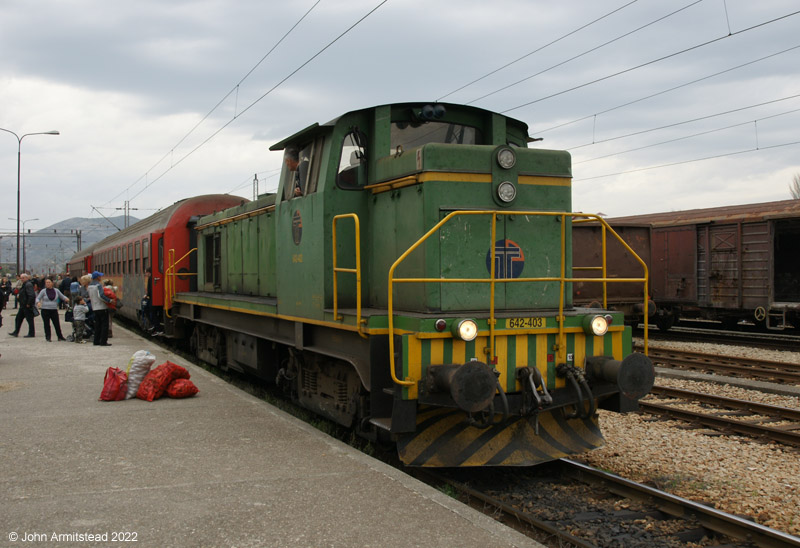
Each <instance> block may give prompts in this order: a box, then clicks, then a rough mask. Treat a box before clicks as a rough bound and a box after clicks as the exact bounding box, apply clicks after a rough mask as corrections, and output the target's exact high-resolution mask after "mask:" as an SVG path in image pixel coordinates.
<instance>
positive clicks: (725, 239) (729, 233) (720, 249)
mask: <svg viewBox="0 0 800 548" xmlns="http://www.w3.org/2000/svg"><path fill="white" fill-rule="evenodd" d="M697 252H698V256H697V278H698V282H699V284H700V292H699V293H698V299H697V300H698V303H699V304H700V305H701V306H708V307H711V308H730V309H735V308H738V307H739V287H740V285H739V284H740V279H741V277H740V270H739V269H740V265H741V259H742V257H741V246H740V245H739V225H738V224H733V225H723V226H714V225H705V226H699V227H698V228H697Z"/></svg>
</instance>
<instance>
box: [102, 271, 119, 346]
mask: <svg viewBox="0 0 800 548" xmlns="http://www.w3.org/2000/svg"><path fill="white" fill-rule="evenodd" d="M113 284H114V282H113V281H111V280H106V281H105V282H103V293H105V295H106V297H108V298H109V299H111V302H109V303H108V338H109V339H113V338H114V313H115V312H116V311H117V293H116V290H117V288H116V287H114V285H113Z"/></svg>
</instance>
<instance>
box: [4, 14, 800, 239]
mask: <svg viewBox="0 0 800 548" xmlns="http://www.w3.org/2000/svg"><path fill="white" fill-rule="evenodd" d="M312 8H313V9H312ZM376 8H377V9H376ZM309 10H311V11H310V12H309ZM372 10H375V11H374V12H372V13H371V14H370V12H371V11H372ZM798 10H800V4H798V2H797V1H796V0H793V1H792V0H759V1H757V2H755V1H753V0H726V1H723V0H700V1H695V0H685V1H678V0H669V1H664V0H638V1H636V0H635V1H630V0H614V1H611V0H604V1H597V0H565V1H563V2H558V3H556V2H545V1H542V0H517V1H513V0H496V1H493V2H487V1H485V0H452V1H450V0H436V1H427V0H426V1H423V0H388V1H386V2H381V0H320V1H319V2H317V1H316V0H303V1H296V2H273V1H270V0H204V1H182V0H157V1H156V0H139V1H136V2H122V1H115V0H59V1H49V0H37V1H35V2H30V1H24V0H3V1H2V2H0V128H4V129H8V130H11V131H13V132H15V133H17V134H18V135H20V136H21V135H23V134H25V133H34V132H44V131H49V130H58V131H60V132H61V135H59V136H49V135H32V136H29V137H25V138H24V140H23V141H22V214H21V218H22V219H23V220H25V219H32V218H39V221H31V222H29V223H28V225H27V226H28V228H32V229H34V230H36V229H39V228H43V227H45V226H48V225H50V224H52V223H54V222H57V221H61V220H63V219H66V218H69V217H74V216H79V217H99V213H98V212H97V211H94V210H93V209H92V206H95V207H97V208H98V210H99V211H100V212H102V213H103V214H104V215H107V216H111V215H115V214H119V212H118V211H115V210H114V208H121V207H123V205H124V202H125V201H126V200H130V204H131V207H133V208H138V211H133V212H132V214H133V215H135V216H137V217H146V216H147V215H149V214H151V213H152V212H153V211H154V210H155V209H157V208H161V207H164V206H166V205H169V204H171V203H173V202H174V201H176V200H178V199H181V198H185V197H188V196H191V195H197V194H203V193H212V192H231V193H234V194H237V195H241V196H244V197H248V198H249V197H252V180H253V176H254V174H258V177H259V179H260V191H261V192H264V191H266V190H269V189H272V188H274V187H275V186H276V185H277V180H278V178H277V176H276V170H278V169H279V167H280V161H281V156H280V153H273V152H269V150H268V148H269V146H270V145H272V144H273V143H275V142H277V141H278V140H280V139H282V138H284V137H286V136H288V135H291V134H292V133H294V132H295V131H298V130H300V129H302V128H304V127H306V126H308V125H310V124H312V123H314V122H320V123H323V122H327V121H329V120H331V119H333V118H335V117H337V116H339V115H341V114H343V113H345V112H347V111H350V110H354V109H358V108H363V107H367V106H373V105H379V104H385V103H391V102H401V101H412V100H424V101H435V100H442V101H446V102H454V103H470V104H474V105H475V106H479V107H482V108H486V109H490V110H494V111H499V112H503V113H505V114H507V115H509V116H513V117H515V118H518V119H520V120H522V121H524V122H526V123H527V124H528V125H529V128H530V134H531V136H533V137H542V138H544V141H542V142H540V143H535V144H534V145H532V146H537V147H543V148H553V149H567V150H570V151H571V153H572V155H573V174H574V183H573V196H574V197H573V209H575V210H576V211H587V212H602V213H605V214H607V215H611V216H620V215H633V214H638V213H648V212H659V211H673V210H680V209H691V208H696V207H714V206H722V205H731V204H743V203H752V202H764V201H772V200H784V199H789V198H790V197H791V196H790V193H789V184H790V183H791V181H792V176H793V175H795V174H798V173H800V144H797V143H798V142H800V132H798V127H799V126H800V97H794V98H793V97H792V96H797V95H800V69H798V67H800V33H799V32H798V29H800V14H798V15H792V14H793V12H796V11H798ZM307 12H308V13H307ZM306 13H307V15H305V17H304V14H306ZM368 14H369V15H368ZM367 15H368V16H367ZM365 16H366V18H364V17H365ZM362 18H364V19H363V20H361V19H362ZM301 19H302V20H301ZM359 20H361V21H360V22H359ZM773 20H774V22H770V21H773ZM298 21H299V23H298ZM356 23H358V24H357V25H356ZM762 23H763V25H762ZM295 25H296V27H295V28H294V29H293V30H291V32H290V29H292V27H293V26H295ZM353 25H356V26H355V27H353ZM758 25H761V26H758ZM351 27H353V28H352V29H351ZM348 29H351V30H349V32H347V31H348ZM287 32H288V33H289V34H288V36H286V38H285V39H284V40H283V41H282V42H281V43H280V44H279V45H277V47H275V46H276V44H278V42H279V41H280V40H281V38H282V37H283V36H284V35H286V34H287ZM343 33H345V34H344V35H343V36H341V38H339V39H338V40H336V38H337V37H339V36H340V35H342V34H343ZM625 35H627V36H625ZM334 40H336V41H335V42H334ZM332 42H334V43H332ZM608 42H610V43H608ZM331 43H332V44H331ZM606 43H608V44H607V45H604V44H606ZM328 45H330V47H327V49H325V50H324V51H322V52H321V50H323V48H326V46H328ZM273 47H274V48H275V49H274V51H272V53H271V54H270V55H268V56H266V58H264V57H265V55H267V53H268V52H269V51H270V50H271V49H272V48H273ZM792 48H797V49H792ZM320 52H321V53H320ZM315 56H316V57H315ZM262 58H264V59H263V62H261V64H259V65H258V66H257V67H256V65H257V64H258V63H259V61H260V60H262ZM514 61H516V62H514ZM512 62H513V63H512ZM509 63H512V64H510V65H509ZM304 64H305V65H304ZM505 65H509V66H505ZM504 66H505V68H501V67H504ZM254 67H256V68H255V69H254ZM253 69H254V70H253ZM497 69H501V70H497ZM251 70H252V72H250V71H251ZM495 71H496V72H495ZM248 73H249V74H248ZM482 77H483V78H482ZM476 80H477V81H476ZM471 82H472V83H471ZM468 84H469V85H468ZM464 86H466V87H464ZM215 107H216V108H215ZM730 111H735V112H730ZM793 111H797V112H793ZM726 112H727V114H723V113H726ZM665 126H671V127H665ZM193 128H194V129H193ZM659 128H661V129H659ZM215 133H216V135H215ZM203 142H205V144H202V143H203ZM201 144H202V145H201ZM199 145H201V146H199ZM198 146H199V148H197V147H198ZM16 153H17V143H16V142H15V138H14V136H13V135H11V134H8V133H5V132H0V185H2V186H1V187H0V188H2V199H0V228H1V229H5V230H12V231H13V230H14V227H15V222H14V221H8V220H6V219H7V218H9V217H10V218H16V182H17V181H16V175H17V156H16ZM709 158H710V159H709ZM703 159H704V160H703Z"/></svg>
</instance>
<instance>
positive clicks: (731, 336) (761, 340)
mask: <svg viewBox="0 0 800 548" xmlns="http://www.w3.org/2000/svg"><path fill="white" fill-rule="evenodd" d="M643 327H644V325H643V324H640V325H639V328H638V330H639V333H638V335H637V336H641V332H642V331H641V330H642V328H643ZM648 336H649V338H650V339H651V340H654V341H658V340H662V341H681V342H709V339H710V338H713V339H714V342H717V343H720V344H731V345H744V346H749V347H753V348H765V349H769V350H790V351H797V350H798V349H800V334H798V332H797V330H794V331H792V332H789V333H787V332H766V333H765V332H758V331H727V330H724V329H720V328H719V326H717V325H716V324H714V326H713V327H700V326H698V325H694V326H683V325H681V326H679V327H673V328H671V329H670V330H669V331H668V332H663V331H659V330H658V329H657V328H655V327H651V328H650V329H649V330H648Z"/></svg>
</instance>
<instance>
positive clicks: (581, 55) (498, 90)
mask: <svg viewBox="0 0 800 548" xmlns="http://www.w3.org/2000/svg"><path fill="white" fill-rule="evenodd" d="M703 1H704V0H695V1H694V2H692V3H690V4H687V5H685V6H683V7H682V8H679V9H677V10H675V11H673V12H671V13H668V14H667V15H663V16H661V17H659V18H657V19H654V20H653V21H650V22H649V23H646V24H644V25H641V26H640V27H637V28H635V29H633V30H631V31H628V32H626V33H623V34H620V35H619V36H616V37H615V38H612V39H611V40H607V41H606V42H603V43H602V44H600V45H597V46H595V47H593V48H590V49H588V50H585V51H583V52H581V53H579V54H577V55H574V56H572V57H570V58H569V59H565V60H564V61H561V62H560V63H556V64H555V65H551V66H549V67H547V68H546V69H542V70H540V71H539V72H537V73H536V74H531V75H530V76H526V77H525V78H522V79H521V80H517V81H516V82H513V83H511V84H508V85H506V86H503V87H501V88H499V89H496V90H494V91H492V92H489V93H487V94H485V95H481V96H480V97H477V98H475V99H473V100H471V101H469V102H468V103H467V104H468V105H471V104H473V103H477V102H478V101H480V100H482V99H486V98H487V97H491V96H492V95H495V94H496V93H500V92H501V91H505V90H507V89H509V88H512V87H514V86H517V85H519V84H521V83H523V82H527V81H528V80H530V79H532V78H535V77H537V76H541V75H542V74H544V73H546V72H549V71H551V70H553V69H555V68H558V67H561V66H564V65H566V64H567V63H570V62H572V61H574V60H576V59H580V58H581V57H583V56H585V55H588V54H590V53H593V52H595V51H598V50H600V49H602V48H604V47H606V46H608V45H611V44H613V43H614V42H618V41H619V40H622V39H623V38H626V37H628V36H631V35H632V34H635V33H637V32H639V31H640V30H644V29H646V28H647V27H650V26H652V25H655V24H656V23H659V22H661V21H663V20H665V19H668V18H670V17H672V16H673V15H676V14H678V13H680V12H682V11H684V10H687V9H689V8H691V7H692V6H694V5H697V4H699V3H700V2H703Z"/></svg>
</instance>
